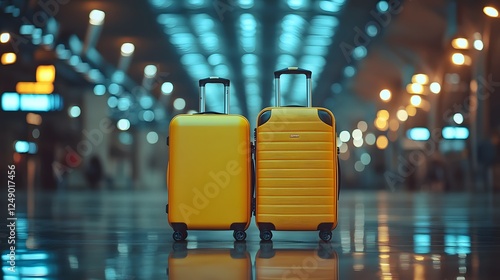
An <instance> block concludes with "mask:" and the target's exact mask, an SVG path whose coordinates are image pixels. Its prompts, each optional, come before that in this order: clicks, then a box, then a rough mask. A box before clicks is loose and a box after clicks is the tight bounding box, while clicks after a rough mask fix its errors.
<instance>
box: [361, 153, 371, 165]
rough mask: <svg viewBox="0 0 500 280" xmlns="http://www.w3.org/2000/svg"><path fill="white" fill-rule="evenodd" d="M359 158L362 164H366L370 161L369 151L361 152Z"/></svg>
mask: <svg viewBox="0 0 500 280" xmlns="http://www.w3.org/2000/svg"><path fill="white" fill-rule="evenodd" d="M360 160H361V162H362V163H363V164H364V165H368V164H370V162H371V161H372V157H371V156H370V154H369V153H363V154H362V155H361V157H360Z"/></svg>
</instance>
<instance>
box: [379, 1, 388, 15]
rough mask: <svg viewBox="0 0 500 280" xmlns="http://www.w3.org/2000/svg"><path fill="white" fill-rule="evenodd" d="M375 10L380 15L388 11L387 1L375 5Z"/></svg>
mask: <svg viewBox="0 0 500 280" xmlns="http://www.w3.org/2000/svg"><path fill="white" fill-rule="evenodd" d="M377 10H378V11H379V12H381V13H385V12H387V11H389V3H387V1H380V2H378V3H377Z"/></svg>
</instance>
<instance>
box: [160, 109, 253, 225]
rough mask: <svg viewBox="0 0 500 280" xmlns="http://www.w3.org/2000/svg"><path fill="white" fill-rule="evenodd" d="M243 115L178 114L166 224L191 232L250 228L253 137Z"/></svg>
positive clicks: (173, 127) (171, 140)
mask: <svg viewBox="0 0 500 280" xmlns="http://www.w3.org/2000/svg"><path fill="white" fill-rule="evenodd" d="M249 127H250V126H249V123H248V121H247V119H246V118H245V117H243V116H240V115H223V114H220V115H219V114H196V115H178V116H176V117H174V118H173V119H172V121H171V123H170V137H169V146H170V159H169V168H168V176H167V187H168V200H169V204H168V221H169V223H170V225H171V226H172V227H173V228H174V230H175V229H176V225H177V226H178V225H179V224H185V225H186V227H187V229H188V230H190V229H203V230H211V229H213V230H229V229H234V228H232V225H233V224H239V225H240V226H239V228H240V229H241V230H245V229H247V228H248V225H249V223H250V212H251V206H250V203H251V189H250V188H251V186H250V183H251V169H250V161H251V157H250V156H249V153H250V152H251V149H250V135H249V134H250V133H249V129H250V128H249Z"/></svg>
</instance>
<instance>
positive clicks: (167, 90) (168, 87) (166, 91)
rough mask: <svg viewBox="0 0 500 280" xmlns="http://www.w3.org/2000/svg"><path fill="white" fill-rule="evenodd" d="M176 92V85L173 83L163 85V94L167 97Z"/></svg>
mask: <svg viewBox="0 0 500 280" xmlns="http://www.w3.org/2000/svg"><path fill="white" fill-rule="evenodd" d="M173 90H174V85H173V84H172V83H171V82H164V83H163V84H162V85H161V92H162V93H163V94H165V95H169V94H171V93H172V91H173Z"/></svg>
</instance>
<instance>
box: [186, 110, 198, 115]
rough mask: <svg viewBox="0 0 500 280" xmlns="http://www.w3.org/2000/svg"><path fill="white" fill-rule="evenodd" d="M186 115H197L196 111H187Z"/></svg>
mask: <svg viewBox="0 0 500 280" xmlns="http://www.w3.org/2000/svg"><path fill="white" fill-rule="evenodd" d="M187 114H188V115H194V114H198V111H196V110H189V111H187Z"/></svg>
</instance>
